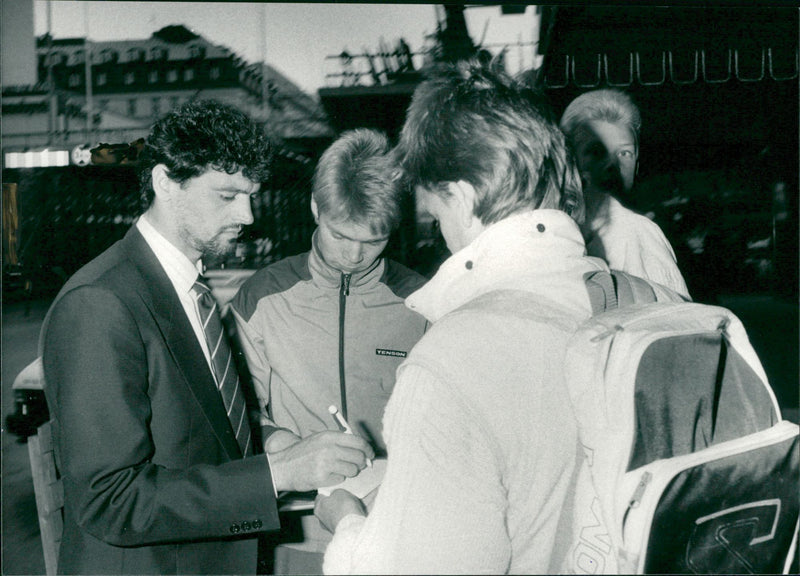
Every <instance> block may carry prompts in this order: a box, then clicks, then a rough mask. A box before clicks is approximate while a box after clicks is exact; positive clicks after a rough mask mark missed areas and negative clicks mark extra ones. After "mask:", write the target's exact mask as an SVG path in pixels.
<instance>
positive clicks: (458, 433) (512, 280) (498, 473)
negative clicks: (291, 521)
mask: <svg viewBox="0 0 800 576" xmlns="http://www.w3.org/2000/svg"><path fill="white" fill-rule="evenodd" d="M544 106H545V104H544V101H543V100H542V99H541V98H531V93H530V89H529V88H527V87H525V86H524V85H522V84H520V83H518V82H517V81H515V80H513V79H512V78H510V77H509V76H508V75H506V74H505V73H502V72H500V71H497V70H495V69H493V68H492V67H491V66H486V65H481V64H479V63H478V62H477V61H468V62H459V63H457V64H452V65H446V66H443V67H441V68H439V69H437V70H436V71H433V72H431V73H430V75H429V76H428V78H427V79H426V80H425V81H423V82H422V83H421V84H420V85H419V86H418V87H417V89H416V91H415V93H414V96H413V98H412V101H411V104H410V107H409V109H408V113H407V117H406V121H405V124H404V126H403V129H402V134H401V136H400V142H399V144H398V147H397V149H396V152H397V155H398V158H399V159H400V161H401V165H402V168H403V172H404V175H405V177H406V179H407V180H408V184H409V185H410V186H412V187H413V189H414V190H415V191H416V194H417V200H418V202H421V204H422V205H423V206H425V207H426V208H427V210H428V211H429V212H430V213H431V215H432V216H433V217H434V218H435V219H437V220H438V221H439V225H440V229H441V231H442V234H443V236H444V238H445V240H446V242H447V245H448V247H449V249H450V251H451V252H452V256H451V257H450V258H449V259H448V260H447V261H445V262H444V263H443V264H442V265H441V267H440V268H439V270H438V272H437V273H436V275H435V276H434V277H433V278H432V279H431V280H430V281H429V282H428V283H427V284H426V285H425V286H424V287H423V288H421V289H420V290H418V291H416V292H415V293H413V294H412V295H411V296H409V297H408V298H407V299H406V305H407V306H408V307H409V308H410V309H411V310H415V311H417V312H419V313H421V314H422V315H424V316H425V317H426V318H427V319H428V320H429V321H430V322H431V323H432V324H431V327H430V328H429V330H428V331H427V332H426V334H425V336H423V337H422V339H421V340H420V341H419V343H418V344H417V345H416V346H415V347H414V348H413V350H412V351H411V353H410V354H409V356H408V358H407V359H406V360H405V362H404V363H403V364H402V365H401V367H400V368H399V370H398V379H397V383H396V385H395V388H394V392H393V394H392V397H391V399H390V400H389V403H388V405H387V408H386V414H385V416H384V422H383V424H384V437H385V438H386V441H387V449H388V465H387V469H386V474H385V477H384V479H383V483H382V484H381V486H380V488H379V489H378V493H377V497H376V498H375V500H374V502H372V503H371V505H370V511H369V514H368V515H366V510H365V508H364V505H363V503H362V501H361V500H359V499H357V498H355V497H354V496H353V495H352V494H350V493H349V492H347V491H344V490H335V491H333V492H332V493H331V494H330V495H329V496H318V497H317V501H316V507H315V514H316V515H317V516H318V517H319V518H320V520H321V522H322V523H323V525H325V526H327V527H328V528H329V529H330V530H331V531H333V532H334V536H333V539H332V541H331V544H330V545H329V546H328V548H327V550H326V555H325V563H324V570H325V572H326V573H356V574H358V573H362V574H363V573H383V574H397V573H423V574H433V573H451V574H452V573H470V574H477V573H494V574H500V573H523V574H542V573H569V572H576V571H579V570H585V569H588V568H591V569H592V571H596V572H600V571H603V570H607V569H608V568H609V567H608V566H598V565H597V564H594V565H592V566H590V567H589V566H584V565H583V564H582V563H585V562H591V561H592V558H591V557H590V556H589V555H588V554H587V552H586V551H587V550H589V549H590V547H589V543H588V542H584V541H583V540H582V535H581V530H580V527H579V526H578V521H577V520H576V518H578V517H580V514H579V513H576V508H578V507H580V506H581V505H583V502H582V501H579V499H578V495H579V494H583V493H586V491H589V492H591V480H590V478H589V476H588V470H587V464H586V461H585V459H584V456H583V453H582V450H581V447H580V444H579V440H578V430H577V424H576V420H575V417H574V415H573V413H572V410H571V405H570V399H569V396H568V392H567V387H566V383H565V381H564V368H563V365H562V362H561V361H560V359H561V358H562V357H563V354H564V352H565V348H566V342H567V340H568V338H569V336H570V334H571V333H572V331H573V330H574V329H575V328H576V327H577V326H578V325H579V323H580V322H582V321H584V320H586V319H587V318H589V317H590V316H591V315H592V308H591V305H590V301H589V297H588V294H587V290H586V287H585V284H584V275H585V274H587V273H591V272H596V271H606V272H607V271H608V267H607V266H606V264H605V262H603V261H602V260H601V259H598V258H593V257H588V256H586V255H585V246H584V241H583V237H582V235H581V232H580V228H579V223H580V222H581V221H582V217H583V210H584V207H583V199H582V195H581V187H580V179H579V174H578V171H577V169H576V167H575V166H574V164H573V163H572V161H571V158H570V155H569V153H568V151H567V149H566V146H565V143H564V136H563V134H562V133H561V132H560V130H559V129H558V126H557V124H556V123H555V121H553V120H552V119H551V118H550V115H549V111H548V110H546V109H545V107H544ZM587 513H591V511H590V510H588V507H587ZM591 520H592V521H591V522H589V523H588V524H582V525H583V526H587V525H590V526H591V527H592V530H586V531H584V533H585V534H589V533H590V532H591V533H592V534H597V533H598V532H597V530H594V528H599V527H600V524H601V522H600V520H599V519H597V518H592V519H591ZM600 533H602V529H600ZM583 537H584V538H585V537H586V536H583ZM600 560H601V561H602V557H601V558H600Z"/></svg>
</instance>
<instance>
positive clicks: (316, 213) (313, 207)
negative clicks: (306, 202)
mask: <svg viewBox="0 0 800 576" xmlns="http://www.w3.org/2000/svg"><path fill="white" fill-rule="evenodd" d="M311 213H312V214H313V215H314V222H315V223H316V224H319V206H317V201H316V200H314V197H313V196H312V197H311Z"/></svg>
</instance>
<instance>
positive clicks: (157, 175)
mask: <svg viewBox="0 0 800 576" xmlns="http://www.w3.org/2000/svg"><path fill="white" fill-rule="evenodd" d="M151 179H152V182H153V192H155V195H156V198H158V199H160V200H161V201H162V202H165V201H167V200H168V198H169V195H170V193H171V192H172V190H173V189H174V187H175V186H179V184H178V183H177V182H175V181H174V180H173V179H172V178H170V177H169V171H168V170H167V167H166V166H165V165H164V164H156V165H155V166H153V170H152V172H151Z"/></svg>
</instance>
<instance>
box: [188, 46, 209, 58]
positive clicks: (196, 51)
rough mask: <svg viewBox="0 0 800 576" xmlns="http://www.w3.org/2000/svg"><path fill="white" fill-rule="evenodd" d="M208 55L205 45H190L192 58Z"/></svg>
mask: <svg viewBox="0 0 800 576" xmlns="http://www.w3.org/2000/svg"><path fill="white" fill-rule="evenodd" d="M205 55H206V49H205V46H189V57H190V58H202V57H203V56H205Z"/></svg>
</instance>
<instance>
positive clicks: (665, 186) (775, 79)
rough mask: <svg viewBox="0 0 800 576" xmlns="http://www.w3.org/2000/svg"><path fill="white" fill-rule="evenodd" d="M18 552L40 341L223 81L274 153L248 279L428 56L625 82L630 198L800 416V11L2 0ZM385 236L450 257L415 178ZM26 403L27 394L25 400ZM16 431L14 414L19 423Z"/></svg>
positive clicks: (6, 288) (436, 260)
mask: <svg viewBox="0 0 800 576" xmlns="http://www.w3.org/2000/svg"><path fill="white" fill-rule="evenodd" d="M1 9H2V18H1V19H0V21H1V22H2V31H1V33H0V40H2V49H0V55H1V56H2V141H1V143H2V189H3V196H2V206H3V221H2V241H3V261H2V263H3V276H2V310H3V336H2V355H3V369H2V388H3V396H2V400H3V405H2V408H3V415H4V421H5V422H6V427H5V428H4V429H3V495H4V498H3V534H2V536H3V544H2V546H3V566H2V568H3V570H2V571H3V573H4V574H27V573H42V571H43V563H42V560H41V548H37V546H38V545H39V544H38V526H37V524H36V519H35V518H36V515H35V514H36V513H35V504H34V503H33V492H32V487H31V485H30V473H29V468H28V464H27V453H26V452H25V447H24V445H22V444H19V443H18V441H24V439H25V437H26V435H27V434H29V433H30V432H31V431H32V430H34V429H35V426H36V425H37V423H38V422H40V421H41V420H42V419H43V418H46V417H47V414H46V406H43V400H42V398H41V391H40V390H37V383H39V380H38V379H37V378H36V376H35V375H34V377H33V378H27V379H25V378H20V379H17V382H16V384H14V381H15V378H17V375H18V374H19V373H20V372H21V371H22V369H23V368H24V367H25V366H26V365H28V364H29V363H30V362H31V361H32V360H34V359H35V357H36V354H37V348H36V341H37V338H38V330H39V327H40V325H41V321H42V319H43V317H44V313H45V312H46V310H47V307H48V305H49V302H50V301H51V300H52V298H53V296H54V295H55V294H56V293H57V291H58V290H59V288H60V287H61V286H62V285H63V283H64V282H65V281H66V279H67V278H68V277H69V276H70V275H71V274H72V273H74V272H75V271H76V270H77V269H78V268H79V267H80V266H82V265H83V264H85V263H86V262H88V261H89V260H91V259H92V258H94V257H95V256H97V255H98V254H99V253H100V252H102V251H103V250H104V249H106V248H107V247H108V246H110V245H111V244H112V243H113V242H114V241H116V240H117V239H119V238H121V237H122V236H123V235H124V233H125V232H126V230H127V229H128V228H129V227H130V225H131V224H132V223H133V221H134V220H135V218H136V217H137V216H138V214H139V208H140V206H139V194H138V184H137V179H136V160H137V155H138V152H139V151H140V150H141V147H142V144H143V138H144V137H145V136H146V135H147V132H148V129H149V127H150V125H151V124H152V123H153V121H154V120H155V119H157V118H158V117H159V116H161V115H163V114H164V113H166V112H168V111H169V110H170V109H171V108H173V107H175V106H177V105H180V104H182V103H184V102H186V101H189V100H194V99H202V98H215V99H218V100H221V101H225V102H228V103H230V104H233V105H235V106H237V107H239V108H241V109H242V110H243V111H245V112H246V113H247V114H249V115H251V116H252V117H253V118H254V119H255V120H256V121H257V122H259V123H260V124H261V125H262V126H263V128H264V130H265V132H266V133H268V134H269V135H270V137H271V138H272V139H273V140H274V141H275V143H276V148H277V150H278V154H277V156H276V163H275V167H274V170H273V172H272V175H271V177H270V179H269V181H267V182H264V183H263V185H262V188H261V191H260V193H259V194H258V195H257V197H256V198H255V199H254V204H253V211H254V215H255V222H254V223H253V225H252V226H249V227H247V228H246V229H245V231H244V232H243V234H242V237H241V238H240V242H239V243H238V245H237V250H236V252H235V254H234V255H232V256H231V257H230V258H228V259H226V260H223V261H218V262H211V263H209V264H210V268H211V269H212V273H211V275H212V277H213V278H214V280H215V282H216V287H217V290H218V294H223V297H229V296H230V295H232V294H233V292H234V291H235V290H236V288H237V287H238V285H239V284H240V283H241V282H242V281H243V280H244V278H246V277H247V276H248V275H249V274H250V273H252V271H253V270H255V269H257V268H259V267H261V266H264V265H265V264H268V263H270V262H272V261H275V260H277V259H280V258H283V257H286V256H289V255H292V254H296V253H299V252H302V251H304V250H307V249H308V248H309V246H310V238H311V232H312V231H313V227H314V223H313V219H312V217H311V213H310V209H309V199H310V183H311V176H312V173H313V170H314V166H315V164H316V160H317V158H318V157H319V155H320V154H321V153H322V151H323V150H324V149H325V148H326V146H327V145H328V144H329V143H330V142H332V141H333V139H334V138H335V137H336V136H337V135H338V134H339V133H341V132H342V131H343V130H346V129H350V128H355V127H361V126H365V127H373V128H378V129H381V130H383V131H385V132H386V133H387V134H388V135H389V137H390V138H391V139H396V137H397V135H398V132H399V129H400V127H401V126H402V123H403V121H404V117H405V109H406V107H407V105H408V103H409V100H410V97H411V94H412V93H413V91H414V88H415V87H416V85H417V83H418V82H419V81H420V79H421V77H422V75H423V74H424V71H425V69H426V67H428V66H430V65H432V64H434V63H436V62H439V61H452V60H457V59H459V58H464V57H469V56H475V55H477V56H478V57H481V58H492V57H493V58H497V59H499V61H501V62H502V65H503V66H504V67H505V69H506V70H507V71H508V72H509V73H511V74H513V75H518V76H520V77H521V78H523V79H524V80H525V81H526V82H528V83H530V84H531V85H533V86H536V87H538V88H540V89H542V90H543V91H544V93H545V94H546V96H547V97H548V99H549V100H550V102H551V104H552V107H553V109H554V112H555V114H556V116H557V117H559V116H560V115H561V113H562V111H563V110H564V108H565V107H566V105H567V104H568V103H569V102H570V101H571V100H572V99H573V98H574V97H575V96H577V95H579V94H580V93H582V92H584V91H587V90H592V89H595V88H600V87H609V86H610V87H617V88H620V89H622V90H625V91H627V92H629V93H630V94H631V95H632V96H633V98H634V99H635V100H636V101H637V103H638V104H639V106H640V108H641V112H642V117H643V129H642V134H641V147H640V170H639V175H638V177H637V182H636V186H635V188H634V190H633V192H632V193H631V195H630V197H629V198H626V199H625V200H626V201H627V203H628V204H629V205H631V207H633V208H634V209H636V210H638V211H639V212H641V213H644V214H646V215H647V216H649V217H650V218H652V219H653V220H654V221H656V222H657V223H658V224H659V226H660V227H661V228H662V229H663V230H664V232H665V234H666V236H667V237H668V239H669V240H670V242H671V243H672V246H673V247H674V249H675V251H676V253H677V256H678V264H679V267H680V268H681V270H682V272H683V274H684V276H685V278H686V281H687V284H688V286H689V290H690V292H691V294H692V295H693V297H694V299H695V300H696V301H700V302H707V303H717V304H721V305H724V306H726V307H729V308H731V309H732V310H733V311H734V312H735V313H736V314H737V315H739V316H740V318H741V319H742V320H743V321H744V323H745V326H746V328H747V329H748V333H749V334H750V337H751V339H752V340H753V344H754V346H755V348H756V350H757V352H758V353H759V356H760V357H761V359H762V362H763V363H764V366H765V369H766V370H767V374H768V376H769V378H770V381H771V383H772V385H773V387H774V388H775V390H776V395H777V397H778V400H779V402H780V404H781V406H782V408H783V409H784V411H785V415H786V416H787V417H789V418H790V419H793V420H795V421H797V418H798V416H797V415H798V410H797V405H798V252H799V250H798V228H797V223H798V151H799V150H800V148H798V118H799V117H800V113H799V111H798V102H799V101H800V98H798V68H799V67H800V62H799V61H798V58H799V56H798V34H799V32H800V30H799V29H798V9H797V8H792V7H788V8H784V7H779V6H769V7H768V6H763V5H759V4H758V3H753V4H748V3H745V2H741V3H726V4H719V5H715V4H714V3H711V4H706V5H704V6H702V7H699V6H685V5H679V6H674V7H669V6H662V7H655V6H647V5H644V4H641V5H637V3H628V4H626V5H625V6H620V5H613V6H612V5H603V4H598V3H594V4H592V5H590V6H585V5H569V4H564V3H559V4H557V5H532V4H528V3H525V2H515V3H506V4H502V3H475V4H446V5H444V4H391V3H383V4H343V3H336V4H325V3H314V4H301V3H272V2H265V3H260V2H236V3H214V2H78V1H76V2H50V1H45V0H3V2H2V5H1ZM387 250H388V252H389V255H390V256H391V257H393V258H395V259H397V260H399V261H401V262H404V263H406V264H407V265H409V266H411V267H413V268H415V269H417V270H418V271H420V272H421V273H423V274H426V275H428V276H430V275H431V274H432V273H433V272H435V270H436V268H437V267H438V265H439V264H440V263H441V262H442V260H443V259H444V258H446V257H447V255H448V254H447V251H446V248H445V246H444V243H443V242H442V240H441V238H439V237H438V236H437V235H436V234H435V232H434V229H433V226H432V225H431V220H430V217H429V216H427V215H426V214H424V213H421V212H419V211H418V210H417V209H416V206H415V202H414V199H413V197H412V196H409V198H408V202H407V205H406V207H405V212H404V216H403V221H402V225H401V227H400V229H399V230H398V231H397V233H396V234H395V237H394V238H393V239H392V241H391V242H390V244H389V248H388V249H387ZM6 415H9V416H14V417H12V418H11V419H10V420H9V419H8V418H6ZM9 432H11V433H9Z"/></svg>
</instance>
